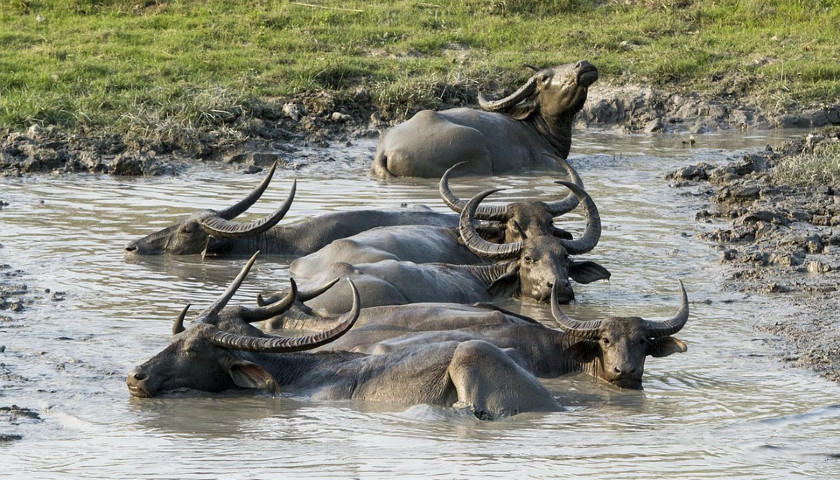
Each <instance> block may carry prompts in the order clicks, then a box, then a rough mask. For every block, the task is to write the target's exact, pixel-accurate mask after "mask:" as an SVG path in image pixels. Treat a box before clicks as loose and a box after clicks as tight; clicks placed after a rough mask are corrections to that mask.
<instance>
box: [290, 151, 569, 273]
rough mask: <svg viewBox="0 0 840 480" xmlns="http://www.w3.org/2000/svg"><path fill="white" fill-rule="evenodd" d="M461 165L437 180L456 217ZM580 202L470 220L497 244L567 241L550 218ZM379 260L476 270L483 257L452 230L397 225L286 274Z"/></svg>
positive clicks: (343, 241)
mask: <svg viewBox="0 0 840 480" xmlns="http://www.w3.org/2000/svg"><path fill="white" fill-rule="evenodd" d="M558 163H559V164H560V165H561V166H563V167H564V168H565V169H566V171H567V172H568V174H569V178H570V180H571V182H572V183H574V184H576V185H578V186H579V187H581V188H583V181H582V180H581V179H580V176H579V175H578V174H577V172H576V171H575V170H574V169H573V168H572V167H571V166H570V165H569V164H568V163H567V162H566V161H565V160H563V159H558ZM460 165H463V162H462V163H459V164H456V165H455V166H453V167H452V168H450V169H449V170H447V171H446V173H445V174H444V175H443V176H442V177H441V179H440V192H441V197H442V198H443V200H444V202H445V203H446V204H447V205H449V206H450V208H452V209H453V210H454V211H456V212H458V213H459V214H460V213H461V212H462V211H463V210H464V206H465V205H466V203H467V202H466V201H465V200H461V199H459V198H458V197H457V196H456V195H455V194H454V193H452V191H451V190H450V188H449V184H448V179H449V175H450V174H451V172H452V171H454V170H455V169H456V168H457V167H458V166H460ZM579 203H580V200H578V198H577V195H575V193H574V192H572V191H569V194H568V195H566V197H564V198H563V199H561V200H556V201H551V202H541V201H527V202H515V203H510V204H507V205H504V206H492V207H485V206H479V207H477V209H476V214H475V217H476V218H478V219H480V220H488V222H486V223H484V224H482V225H481V226H480V227H478V228H477V230H478V231H479V233H480V234H481V236H482V238H485V239H488V240H490V241H493V242H500V243H506V242H508V243H509V242H516V241H520V240H522V239H523V236H529V237H533V236H538V235H548V236H556V237H558V238H565V239H571V235H569V234H568V232H566V231H565V230H562V229H560V228H558V227H556V226H555V225H554V217H559V216H560V215H563V214H564V213H567V212H569V211H571V210H573V209H574V208H575V207H577V205H578V204H579ZM382 260H399V261H407V262H414V263H434V262H440V263H450V264H454V265H476V264H481V263H487V261H488V259H487V258H486V257H482V256H481V255H478V254H476V253H473V252H472V251H471V250H470V249H469V248H467V247H466V246H465V245H464V244H463V242H462V241H461V236H460V233H459V232H458V230H457V229H455V228H449V227H434V226H428V225H399V226H390V227H379V228H373V229H370V230H366V231H364V232H362V233H359V234H356V235H353V236H351V237H347V238H340V239H337V240H335V241H333V242H332V243H330V244H329V245H327V246H325V247H324V248H322V249H320V250H318V251H317V252H314V253H311V254H309V255H306V256H303V257H300V258H298V259H296V260H295V261H294V262H292V264H291V268H290V270H291V272H292V275H293V276H295V277H302V278H310V277H313V276H316V275H317V274H319V272H322V271H324V269H326V268H329V266H330V265H331V264H333V263H335V262H346V263H349V264H353V265H356V264H362V263H375V262H379V261H382Z"/></svg>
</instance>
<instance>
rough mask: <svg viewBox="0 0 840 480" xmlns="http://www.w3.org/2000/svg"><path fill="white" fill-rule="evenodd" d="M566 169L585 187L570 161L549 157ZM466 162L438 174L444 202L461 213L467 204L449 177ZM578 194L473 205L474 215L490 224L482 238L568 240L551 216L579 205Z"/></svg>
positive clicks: (569, 236) (515, 240)
mask: <svg viewBox="0 0 840 480" xmlns="http://www.w3.org/2000/svg"><path fill="white" fill-rule="evenodd" d="M552 158H554V159H555V161H556V162H557V163H558V164H559V165H560V166H561V167H563V168H564V169H565V170H566V173H567V174H568V175H569V180H570V181H571V182H572V183H574V184H575V185H577V186H579V187H580V188H584V186H583V180H582V179H581V178H580V176H579V175H578V173H577V171H576V170H575V169H574V168H572V166H571V165H569V163H568V162H567V161H566V160H564V159H562V158H559V157H552ZM465 164H466V162H459V163H456V164H455V165H453V166H452V167H450V168H449V169H448V170H446V172H445V173H444V174H443V175H442V176H441V177H440V182H439V187H438V188H439V190H440V197H441V198H442V199H443V202H444V203H445V204H446V205H447V206H449V208H451V209H452V210H453V211H455V212H456V213H458V214H460V213H461V212H463V211H464V207H466V205H467V201H466V200H462V199H460V198H458V196H457V195H455V193H454V192H452V189H451V188H450V187H449V177H450V175H452V173H453V172H454V171H455V170H456V169H458V168H459V167H460V166H462V165H465ZM579 202H580V201H579V200H578V197H577V195H575V194H574V192H569V194H568V195H566V197H565V198H563V199H562V200H557V201H553V202H541V201H536V200H530V201H525V202H513V203H509V204H507V205H497V206H487V207H485V206H479V207H477V208H476V212H475V218H477V219H479V220H487V221H490V222H492V223H490V224H488V226H486V227H484V228H482V230H481V233H482V237H485V238H488V237H491V238H494V239H495V240H496V241H498V242H499V243H510V242H518V241H521V240H522V239H523V237H524V236H529V237H533V236H537V235H553V236H556V237H558V238H565V239H571V238H572V236H571V235H570V234H569V233H568V232H567V231H565V230H563V229H561V228H558V227H557V226H555V224H554V219H555V218H556V217H559V216H561V215H563V214H565V213H568V212H570V211H572V210H574V208H575V207H577V206H578V203H579Z"/></svg>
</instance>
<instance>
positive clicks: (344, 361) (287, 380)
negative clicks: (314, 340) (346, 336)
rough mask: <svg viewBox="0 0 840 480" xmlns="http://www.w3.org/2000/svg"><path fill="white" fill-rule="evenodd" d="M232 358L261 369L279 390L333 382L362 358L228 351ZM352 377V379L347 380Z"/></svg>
mask: <svg viewBox="0 0 840 480" xmlns="http://www.w3.org/2000/svg"><path fill="white" fill-rule="evenodd" d="M231 353H233V354H234V355H235V356H237V357H239V358H241V359H243V360H247V361H249V362H251V363H255V364H257V365H259V366H260V367H262V368H263V369H265V370H266V371H267V372H268V373H269V374H271V376H272V377H273V378H274V381H275V382H277V386H278V387H280V388H281V389H282V388H283V387H287V386H296V385H300V384H301V383H302V382H304V381H305V383H306V384H308V385H320V384H322V383H324V382H326V381H327V380H333V379H335V372H336V371H338V370H339V369H341V370H342V371H345V372H346V371H348V368H350V369H352V368H353V367H354V366H358V365H359V362H358V359H359V358H364V357H365V355H364V354H361V353H353V352H297V353H260V352H242V351H239V350H233V351H231ZM351 377H352V376H351Z"/></svg>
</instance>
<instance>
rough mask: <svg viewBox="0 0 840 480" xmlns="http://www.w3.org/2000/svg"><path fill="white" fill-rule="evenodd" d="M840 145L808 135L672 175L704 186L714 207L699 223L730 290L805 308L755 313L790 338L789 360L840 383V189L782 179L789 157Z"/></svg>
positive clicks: (762, 325) (766, 326)
mask: <svg viewBox="0 0 840 480" xmlns="http://www.w3.org/2000/svg"><path fill="white" fill-rule="evenodd" d="M837 142H840V133H838V132H833V133H828V134H819V135H808V136H807V137H804V138H800V139H797V140H795V141H791V142H785V143H783V144H781V145H778V146H777V147H775V148H771V147H768V148H767V149H766V150H765V151H763V152H759V153H755V154H751V155H747V156H744V157H743V158H740V159H736V160H733V161H732V162H730V163H729V164H727V165H724V166H717V167H715V166H711V165H707V164H700V165H691V166H687V167H684V168H682V169H680V170H678V171H676V172H672V173H670V174H669V175H668V178H670V179H671V180H672V181H673V182H674V186H676V187H691V186H693V187H698V186H699V189H698V194H700V195H704V196H706V197H707V198H708V207H707V208H706V209H703V210H701V211H699V212H698V213H697V216H696V218H697V221H698V222H702V223H705V224H708V225H709V226H710V229H709V230H707V231H706V232H705V233H704V234H703V237H705V238H706V239H707V240H709V241H711V242H714V244H716V248H718V249H719V250H720V262H722V263H723V264H725V265H726V266H727V268H728V272H729V273H728V280H727V285H726V287H727V288H730V289H733V290H738V291H742V292H746V293H747V294H750V293H752V292H763V293H768V294H771V295H779V296H782V297H784V300H785V301H787V302H789V303H790V304H791V305H794V306H796V307H798V308H797V309H796V310H797V311H796V313H795V314H790V315H786V316H784V317H782V318H779V317H778V316H777V315H769V314H767V313H768V312H755V317H754V319H752V321H755V322H756V326H757V328H759V329H760V330H764V331H767V332H770V333H773V334H776V335H779V336H780V337H782V338H784V339H786V340H787V350H788V351H786V352H784V353H783V355H784V358H785V359H786V360H787V361H790V362H791V363H793V364H795V365H799V366H807V367H809V368H811V369H813V370H815V371H816V372H817V373H819V374H820V375H822V376H824V377H826V378H829V379H831V380H833V381H835V382H840V317H838V314H837V312H838V311H840V189H838V188H835V187H831V186H826V185H803V186H793V185H787V184H782V183H780V182H779V181H777V180H776V177H774V175H773V174H774V169H775V168H776V167H777V164H778V162H779V160H780V159H781V158H783V157H785V156H790V155H798V154H801V153H803V152H804V153H810V152H813V151H814V149H815V148H821V147H824V146H825V144H826V143H837Z"/></svg>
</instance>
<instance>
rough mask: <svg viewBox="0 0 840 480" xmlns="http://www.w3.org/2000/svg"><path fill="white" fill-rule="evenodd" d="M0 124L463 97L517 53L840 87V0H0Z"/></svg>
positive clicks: (634, 77)
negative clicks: (338, 98) (321, 95)
mask: <svg viewBox="0 0 840 480" xmlns="http://www.w3.org/2000/svg"><path fill="white" fill-rule="evenodd" d="M0 9H2V10H0V12H2V13H0V45H3V48H2V49H0V127H4V128H6V129H20V128H26V127H28V126H29V125H31V124H33V123H39V124H42V125H58V126H60V127H63V128H67V129H71V130H73V129H80V130H88V129H93V130H103V131H114V132H117V133H120V132H129V131H133V132H135V133H138V132H139V133H141V134H142V132H144V131H149V130H154V129H160V128H167V125H171V126H172V128H178V127H189V128H196V127H202V126H208V125H210V126H212V125H217V124H220V123H221V122H224V121H225V120H226V119H228V118H230V117H231V116H237V115H240V114H246V115H247V114H249V113H253V112H259V111H263V110H265V109H266V108H276V107H272V106H271V105H273V104H272V102H270V101H268V100H270V99H277V98H285V97H289V96H292V95H294V94H296V93H299V92H302V91H310V90H318V89H327V90H332V91H335V92H337V93H339V94H340V95H347V96H351V95H352V94H353V92H355V91H356V90H357V89H359V88H362V87H363V88H365V89H366V90H367V92H369V94H370V95H371V99H372V101H373V103H374V104H375V105H376V106H379V107H383V108H387V109H389V110H391V111H400V110H401V109H408V108H410V107H412V106H416V105H423V106H431V107H434V106H436V105H438V103H439V102H440V99H441V98H442V97H446V96H447V95H449V96H453V95H455V96H463V97H464V98H465V99H467V100H471V99H473V98H474V96H475V92H476V91H477V88H478V87H479V86H480V87H482V88H485V87H488V86H489V85H488V84H487V83H486V79H494V80H497V81H498V82H500V83H502V84H508V85H510V84H513V83H516V82H519V81H521V80H522V79H524V78H525V77H526V76H527V75H528V71H527V70H525V69H522V68H521V67H520V65H521V64H522V63H530V64H535V65H543V66H547V65H552V64H558V63H566V62H570V61H574V60H577V59H580V58H587V59H589V60H590V61H592V62H593V63H594V64H596V65H597V66H598V68H599V69H600V70H601V73H602V81H605V82H609V83H613V84H621V83H636V84H650V85H654V86H657V87H661V88H663V89H668V90H675V91H681V90H696V91H701V92H708V93H713V94H716V95H725V96H736V97H737V96H756V97H759V98H761V99H762V100H763V101H765V102H775V103H776V104H782V105H784V104H789V103H792V102H802V103H808V104H814V103H819V102H831V103H835V102H836V100H837V98H840V61H838V57H837V55H838V51H840V41H838V38H840V27H838V25H840V0H798V1H782V0H765V1H759V0H709V1H699V0H694V1H693V0H639V1H631V0H602V1H597V0H589V1H587V0H543V1H528V0H508V1H506V0H461V1H458V0H444V1H405V0H403V1H401V0H391V1H388V2H379V1H376V2H372V1H366V0H308V1H307V2H289V1H267V2H256V1H243V0H240V1H217V0H203V1H202V0H197V1H163V0H161V1H148V0H100V1H95V0H68V1H63V2H50V1H42V2H39V1H27V0H0Z"/></svg>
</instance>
